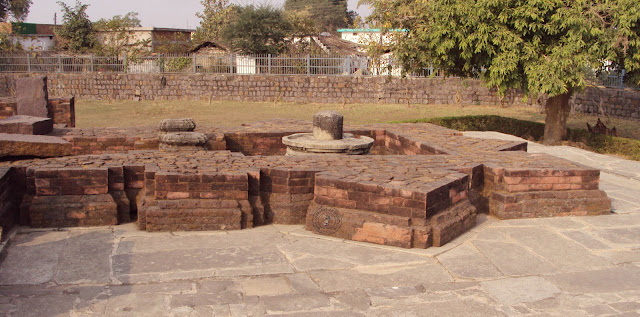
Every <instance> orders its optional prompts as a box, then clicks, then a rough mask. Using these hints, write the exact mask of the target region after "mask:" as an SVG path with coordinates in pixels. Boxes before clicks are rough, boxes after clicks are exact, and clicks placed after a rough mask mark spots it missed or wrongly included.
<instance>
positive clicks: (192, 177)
mask: <svg viewBox="0 0 640 317" xmlns="http://www.w3.org/2000/svg"><path fill="white" fill-rule="evenodd" d="M201 181H202V179H201V176H200V175H199V174H188V175H178V182H180V183H200V182H201Z"/></svg>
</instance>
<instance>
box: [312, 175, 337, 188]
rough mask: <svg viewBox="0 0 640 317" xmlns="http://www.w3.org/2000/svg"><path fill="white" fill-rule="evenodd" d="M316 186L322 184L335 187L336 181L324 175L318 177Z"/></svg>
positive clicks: (322, 185)
mask: <svg viewBox="0 0 640 317" xmlns="http://www.w3.org/2000/svg"><path fill="white" fill-rule="evenodd" d="M315 184H316V187H317V186H321V187H335V186H334V185H335V183H334V180H333V179H328V178H324V177H316V183H315Z"/></svg>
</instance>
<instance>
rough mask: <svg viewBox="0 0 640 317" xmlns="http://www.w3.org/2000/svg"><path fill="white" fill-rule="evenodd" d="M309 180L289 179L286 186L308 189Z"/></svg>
mask: <svg viewBox="0 0 640 317" xmlns="http://www.w3.org/2000/svg"><path fill="white" fill-rule="evenodd" d="M310 180H311V179H310V178H290V179H289V180H288V181H287V182H286V185H289V186H305V187H309V185H310Z"/></svg>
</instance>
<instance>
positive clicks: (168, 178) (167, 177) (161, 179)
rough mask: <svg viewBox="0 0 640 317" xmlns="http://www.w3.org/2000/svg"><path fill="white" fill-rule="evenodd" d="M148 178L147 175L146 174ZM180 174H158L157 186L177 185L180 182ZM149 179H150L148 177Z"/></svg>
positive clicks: (156, 177) (156, 176)
mask: <svg viewBox="0 0 640 317" xmlns="http://www.w3.org/2000/svg"><path fill="white" fill-rule="evenodd" d="M145 176H146V174H145ZM178 176H179V175H178V174H168V173H156V175H155V180H156V184H159V183H177V182H178ZM147 178H149V177H147Z"/></svg>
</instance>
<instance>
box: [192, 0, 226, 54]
mask: <svg viewBox="0 0 640 317" xmlns="http://www.w3.org/2000/svg"><path fill="white" fill-rule="evenodd" d="M200 3H201V4H202V6H203V7H204V9H203V11H202V12H198V13H196V16H197V17H198V18H200V26H199V27H197V28H196V32H195V33H194V34H193V42H194V43H195V44H197V45H199V44H201V43H203V42H214V43H217V42H218V41H220V40H221V33H222V29H223V28H224V27H225V26H226V25H227V24H228V23H229V22H230V21H231V20H232V19H233V17H234V13H235V11H234V10H233V8H232V7H231V6H230V5H229V1H228V0H202V1H200Z"/></svg>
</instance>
